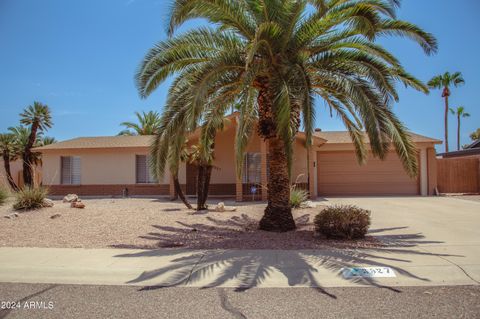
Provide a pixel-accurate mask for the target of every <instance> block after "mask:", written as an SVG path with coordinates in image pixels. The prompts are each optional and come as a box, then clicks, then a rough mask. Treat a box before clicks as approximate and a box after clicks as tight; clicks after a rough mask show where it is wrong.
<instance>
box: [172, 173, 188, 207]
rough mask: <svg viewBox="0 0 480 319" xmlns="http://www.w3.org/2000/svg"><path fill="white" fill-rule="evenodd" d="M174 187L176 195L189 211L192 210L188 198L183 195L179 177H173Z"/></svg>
mask: <svg viewBox="0 0 480 319" xmlns="http://www.w3.org/2000/svg"><path fill="white" fill-rule="evenodd" d="M173 186H174V187H175V195H178V197H180V199H181V200H182V202H183V203H184V204H185V206H187V208H188V209H192V208H193V207H192V205H190V203H189V202H188V200H187V198H186V197H185V195H184V194H183V191H182V187H181V186H180V182H179V180H178V176H174V177H173Z"/></svg>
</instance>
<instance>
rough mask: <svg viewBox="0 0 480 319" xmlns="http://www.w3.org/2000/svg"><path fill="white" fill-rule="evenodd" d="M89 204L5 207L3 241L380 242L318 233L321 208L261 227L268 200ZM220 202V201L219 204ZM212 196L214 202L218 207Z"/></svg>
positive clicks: (312, 245) (134, 244) (0, 222)
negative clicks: (221, 208) (204, 208)
mask: <svg viewBox="0 0 480 319" xmlns="http://www.w3.org/2000/svg"><path fill="white" fill-rule="evenodd" d="M82 202H83V203H84V204H85V206H86V207H85V208H84V209H77V208H70V204H69V203H62V201H59V200H55V201H54V206H53V207H50V208H42V209H40V210H36V211H28V212H20V213H19V214H18V217H14V216H12V217H11V218H4V216H5V215H10V214H12V215H13V213H14V211H13V210H12V208H11V203H7V204H5V205H3V206H1V207H0V216H1V218H0V229H1V230H2V231H1V232H0V246H10V247H78V248H111V247H116V248H146V249H149V248H159V247H166V248H167V247H178V248H196V249H217V248H219V249H222V248H230V249H318V248H322V247H325V246H326V245H328V246H330V247H331V246H332V245H336V246H341V247H352V248H353V247H365V246H367V247H368V246H375V245H378V242H377V241H376V240H375V239H374V238H373V237H368V236H367V238H365V239H364V240H359V241H353V242H349V243H346V242H341V241H331V240H326V239H322V238H319V237H318V236H316V235H315V234H314V231H313V224H312V221H313V218H314V216H315V215H316V214H317V213H318V212H319V211H320V210H321V209H322V206H317V207H316V208H305V209H296V210H294V218H295V219H296V223H297V226H298V229H297V230H296V231H292V232H287V233H280V234H279V233H270V232H264V231H259V230H257V223H258V221H259V220H260V218H261V216H262V215H263V209H264V207H265V204H263V203H234V202H226V205H229V206H231V205H236V207H237V210H236V211H235V212H215V211H212V210H210V211H208V212H204V213H197V212H194V211H190V210H188V209H186V208H185V206H183V204H181V203H179V202H171V201H168V200H165V199H152V198H129V199H120V198H104V199H83V200H82ZM217 202H218V201H215V203H217ZM213 203H214V202H213V201H212V205H211V207H214V206H215V205H214V204H213Z"/></svg>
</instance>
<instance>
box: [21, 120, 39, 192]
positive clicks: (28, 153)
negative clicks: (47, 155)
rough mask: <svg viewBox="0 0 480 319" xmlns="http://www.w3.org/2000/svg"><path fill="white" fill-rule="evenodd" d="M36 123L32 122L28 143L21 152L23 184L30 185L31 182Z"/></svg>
mask: <svg viewBox="0 0 480 319" xmlns="http://www.w3.org/2000/svg"><path fill="white" fill-rule="evenodd" d="M37 130H38V123H36V122H34V123H33V124H32V128H31V131H30V136H29V137H28V143H27V145H25V150H24V152H23V183H24V185H25V186H32V184H33V160H32V147H33V145H34V144H35V140H36V139H37Z"/></svg>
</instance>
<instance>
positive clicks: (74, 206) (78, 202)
mask: <svg viewBox="0 0 480 319" xmlns="http://www.w3.org/2000/svg"><path fill="white" fill-rule="evenodd" d="M70 207H72V208H85V204H84V203H82V202H81V201H77V202H72V203H71V204H70Z"/></svg>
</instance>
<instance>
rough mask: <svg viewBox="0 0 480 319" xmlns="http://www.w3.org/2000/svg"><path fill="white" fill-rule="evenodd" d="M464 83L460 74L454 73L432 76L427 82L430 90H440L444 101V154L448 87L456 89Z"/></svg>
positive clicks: (446, 131)
mask: <svg viewBox="0 0 480 319" xmlns="http://www.w3.org/2000/svg"><path fill="white" fill-rule="evenodd" d="M464 83H465V80H464V79H463V76H462V73H460V72H455V73H452V74H450V72H445V73H444V74H440V75H437V76H434V77H433V78H432V79H431V80H430V81H429V82H428V86H429V87H430V88H432V89H439V90H442V97H443V98H444V99H445V115H444V126H445V152H448V109H449V107H448V99H449V97H450V95H451V92H450V87H452V86H454V87H458V86H460V85H462V84H464Z"/></svg>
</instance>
